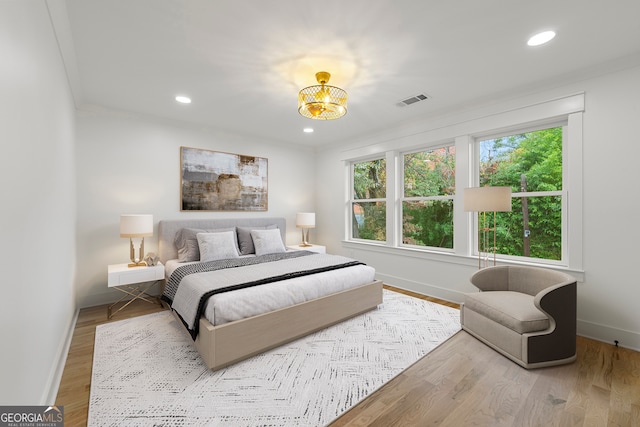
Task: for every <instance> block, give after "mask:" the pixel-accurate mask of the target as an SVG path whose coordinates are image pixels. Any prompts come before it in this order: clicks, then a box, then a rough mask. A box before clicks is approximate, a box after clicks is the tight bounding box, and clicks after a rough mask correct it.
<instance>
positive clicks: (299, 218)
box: [296, 212, 316, 247]
mask: <svg viewBox="0 0 640 427" xmlns="http://www.w3.org/2000/svg"><path fill="white" fill-rule="evenodd" d="M315 227H316V214H315V213H310V212H305V213H299V214H296V228H302V243H301V244H300V246H302V247H308V246H313V245H311V244H310V243H309V229H310V228H315ZM305 231H306V233H305Z"/></svg>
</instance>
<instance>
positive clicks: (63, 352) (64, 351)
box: [40, 309, 80, 406]
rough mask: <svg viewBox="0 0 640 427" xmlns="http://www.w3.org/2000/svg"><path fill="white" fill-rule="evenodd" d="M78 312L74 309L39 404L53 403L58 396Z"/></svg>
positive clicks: (48, 404) (78, 310)
mask: <svg viewBox="0 0 640 427" xmlns="http://www.w3.org/2000/svg"><path fill="white" fill-rule="evenodd" d="M78 314H80V309H76V311H75V313H74V314H73V317H72V318H71V322H70V323H69V326H68V328H67V334H66V337H65V339H64V341H62V342H61V343H60V346H59V347H58V352H57V354H56V360H55V363H54V365H53V367H52V369H51V373H50V374H49V378H48V379H47V384H46V387H45V389H44V392H43V393H42V397H41V398H40V405H47V406H51V405H55V403H56V397H57V396H58V389H59V387H60V381H61V380H62V374H63V372H64V366H65V364H66V363H67V356H68V355H69V348H70V347H71V340H72V339H73V332H74V331H75V329H76V323H77V322H78Z"/></svg>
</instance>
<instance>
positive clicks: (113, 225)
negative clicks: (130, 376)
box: [77, 110, 315, 315]
mask: <svg viewBox="0 0 640 427" xmlns="http://www.w3.org/2000/svg"><path fill="white" fill-rule="evenodd" d="M77 124H78V125H77V141H78V142H77V177H78V183H77V188H78V194H77V198H78V228H77V232H78V241H77V245H78V269H77V275H78V276H77V277H78V279H77V282H78V301H79V304H80V306H81V307H88V306H93V305H98V304H104V303H107V302H112V301H114V300H115V299H117V298H118V297H119V294H118V293H117V291H115V290H113V289H108V288H107V285H106V283H107V265H109V264H118V263H124V262H128V261H129V241H128V239H123V238H120V236H119V220H120V214H124V213H150V214H153V216H154V222H155V224H156V226H155V229H156V233H155V235H154V236H153V237H148V238H146V239H145V252H153V251H157V222H158V221H159V220H161V219H179V218H227V217H238V216H243V217H258V216H261V217H275V216H282V217H285V218H286V219H287V227H288V233H287V243H289V244H294V243H297V242H299V239H300V237H299V235H298V233H297V231H296V228H295V214H296V213H297V212H306V211H313V210H314V209H315V206H314V203H313V202H314V198H313V189H314V183H315V164H314V159H313V154H312V152H311V151H310V150H309V149H308V148H297V147H291V146H283V145H278V144H274V143H269V141H264V140H259V139H249V138H243V137H239V136H233V135H226V134H223V133H219V132H215V131H212V130H207V129H201V128H196V127H189V126H188V125H184V124H177V123H167V122H165V121H161V120H158V119H153V118H148V117H141V116H136V115H134V114H127V113H118V112H108V111H97V110H96V111H79V112H78V116H77ZM301 136H302V135H301ZM180 146H186V147H193V148H202V149H207V150H214V151H223V152H228V153H237V154H246V155H251V156H259V157H266V158H267V159H268V167H269V171H268V186H269V209H268V211H267V212H253V213H250V212H180ZM105 315H106V313H105Z"/></svg>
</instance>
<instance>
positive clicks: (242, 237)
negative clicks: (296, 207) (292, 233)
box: [238, 224, 278, 255]
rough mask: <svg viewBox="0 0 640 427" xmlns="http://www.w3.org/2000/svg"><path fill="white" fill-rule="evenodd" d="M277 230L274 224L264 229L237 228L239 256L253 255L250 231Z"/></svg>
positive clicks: (254, 250) (254, 251) (253, 249)
mask: <svg viewBox="0 0 640 427" xmlns="http://www.w3.org/2000/svg"><path fill="white" fill-rule="evenodd" d="M274 228H276V229H277V228H278V226H277V225H276V224H271V225H267V226H264V227H238V247H239V248H240V255H249V254H255V253H256V248H255V247H254V246H253V239H252V238H251V230H272V229H274Z"/></svg>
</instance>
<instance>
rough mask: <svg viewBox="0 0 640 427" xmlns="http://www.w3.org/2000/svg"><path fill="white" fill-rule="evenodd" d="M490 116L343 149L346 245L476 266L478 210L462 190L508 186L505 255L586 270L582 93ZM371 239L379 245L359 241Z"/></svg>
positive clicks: (502, 228)
mask: <svg viewBox="0 0 640 427" xmlns="http://www.w3.org/2000/svg"><path fill="white" fill-rule="evenodd" d="M511 107H512V106H511ZM485 113H486V114H481V115H478V117H476V118H473V119H470V120H465V121H461V122H459V123H451V124H448V125H443V126H434V127H429V124H427V122H425V125H424V126H425V130H424V131H422V132H411V133H408V134H407V135H404V136H402V135H401V136H397V135H394V136H393V137H392V138H390V139H385V140H380V141H379V142H377V143H374V144H372V145H366V146H361V147H354V148H353V149H351V150H347V151H345V152H344V160H345V161H346V164H345V165H346V166H347V167H346V170H347V171H349V175H348V179H349V180H350V181H349V182H350V183H351V184H350V194H348V204H347V206H346V209H345V211H346V212H345V213H346V215H347V218H348V222H349V227H348V230H347V231H346V233H345V237H346V238H347V242H345V243H346V245H347V246H349V247H350V248H356V249H363V250H369V251H373V252H382V253H394V252H395V251H400V252H401V253H402V254H403V255H409V256H412V257H417V258H423V259H429V260H435V261H438V262H439V261H445V260H446V262H451V263H458V264H464V265H473V263H474V261H472V259H474V258H476V257H477V248H478V241H477V239H478V224H477V215H476V214H473V213H470V212H465V211H464V208H463V203H462V197H463V191H462V190H463V189H464V188H467V187H478V186H487V185H489V186H508V187H510V188H511V190H512V195H511V198H512V199H511V200H512V211H511V212H498V213H497V229H498V234H497V241H496V246H497V248H496V253H497V254H498V259H499V261H501V262H504V263H509V262H527V263H531V264H543V265H545V266H550V267H563V268H564V267H566V268H568V269H569V270H571V271H576V272H577V271H581V270H582V260H583V233H582V230H583V227H584V223H583V218H582V205H583V198H582V197H583V196H582V177H583V166H582V140H583V114H584V94H581V93H579V94H574V95H568V96H565V97H559V98H554V99H552V100H549V101H543V102H538V103H534V104H530V105H524V106H520V107H517V108H507V109H505V110H502V111H497V110H495V109H493V107H491V108H487V109H486V111H485ZM398 132H400V131H398ZM443 141H452V142H445V143H443ZM372 152H374V153H376V154H373V156H375V157H372V154H371V153H372ZM372 158H373V159H377V160H371V159H372ZM569 195H570V197H569ZM491 217H493V214H491ZM492 219H493V218H492ZM491 222H493V221H491ZM492 225H493V224H492ZM371 242H375V243H383V244H378V245H366V246H362V245H361V244H362V243H371ZM351 243H353V245H351ZM491 243H493V242H491Z"/></svg>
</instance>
